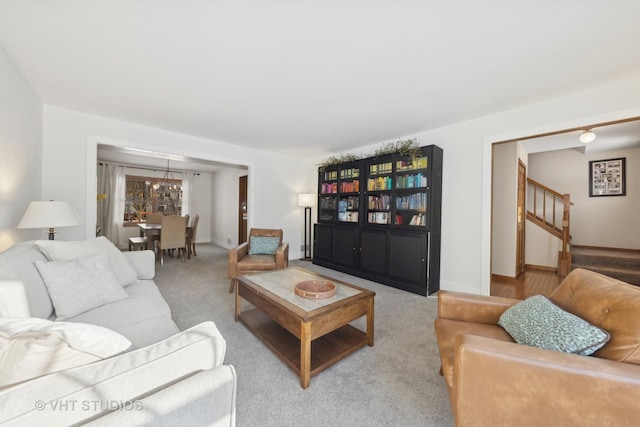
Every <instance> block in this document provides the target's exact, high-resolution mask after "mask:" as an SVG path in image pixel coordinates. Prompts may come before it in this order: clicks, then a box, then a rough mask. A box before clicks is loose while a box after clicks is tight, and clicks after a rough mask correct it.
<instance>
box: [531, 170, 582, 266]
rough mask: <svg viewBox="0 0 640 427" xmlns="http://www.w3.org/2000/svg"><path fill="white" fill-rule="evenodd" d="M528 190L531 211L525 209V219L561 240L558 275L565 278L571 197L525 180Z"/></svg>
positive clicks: (569, 259)
mask: <svg viewBox="0 0 640 427" xmlns="http://www.w3.org/2000/svg"><path fill="white" fill-rule="evenodd" d="M527 184H528V190H529V192H530V193H531V194H532V198H529V200H530V201H531V199H533V203H532V204H530V205H532V206H533V210H530V209H527V219H528V220H529V221H531V222H533V223H535V224H537V225H539V226H540V227H542V228H543V229H544V230H546V231H547V232H549V233H551V234H552V235H554V236H556V237H557V238H559V239H560V240H562V250H561V251H560V252H559V253H558V274H559V275H560V276H566V275H567V274H569V271H571V251H570V247H569V244H570V241H571V234H570V233H569V229H570V212H571V197H570V195H569V194H561V193H559V192H557V191H554V190H552V189H550V188H549V187H547V186H545V185H543V184H541V183H539V182H537V181H535V180H533V179H531V178H527Z"/></svg>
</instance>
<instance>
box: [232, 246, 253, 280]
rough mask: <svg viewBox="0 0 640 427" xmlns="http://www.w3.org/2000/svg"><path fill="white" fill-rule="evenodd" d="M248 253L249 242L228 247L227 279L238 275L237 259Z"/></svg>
mask: <svg viewBox="0 0 640 427" xmlns="http://www.w3.org/2000/svg"><path fill="white" fill-rule="evenodd" d="M248 253H249V243H247V242H244V243H242V244H241V245H240V246H238V247H236V248H233V249H229V275H228V276H229V279H235V277H236V276H237V275H238V261H240V260H241V259H242V258H243V257H245V256H246V255H247V254H248Z"/></svg>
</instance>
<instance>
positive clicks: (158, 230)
mask: <svg viewBox="0 0 640 427" xmlns="http://www.w3.org/2000/svg"><path fill="white" fill-rule="evenodd" d="M138 227H139V228H140V237H146V238H147V249H149V250H154V247H153V236H159V235H160V234H162V224H147V223H146V222H143V223H140V224H138ZM186 230H187V235H186V239H187V240H186V245H187V259H191V239H192V238H193V227H191V226H190V225H187V227H186Z"/></svg>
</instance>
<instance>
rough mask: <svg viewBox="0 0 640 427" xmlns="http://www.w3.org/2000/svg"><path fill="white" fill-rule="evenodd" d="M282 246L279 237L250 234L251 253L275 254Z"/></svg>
mask: <svg viewBox="0 0 640 427" xmlns="http://www.w3.org/2000/svg"><path fill="white" fill-rule="evenodd" d="M279 246H280V238H279V237H267V236H250V237H249V255H262V254H264V255H275V253H276V250H278V247H279Z"/></svg>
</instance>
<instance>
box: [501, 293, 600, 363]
mask: <svg viewBox="0 0 640 427" xmlns="http://www.w3.org/2000/svg"><path fill="white" fill-rule="evenodd" d="M498 324H499V325H500V326H502V327H503V328H504V329H505V330H506V331H507V332H508V333H509V335H511V337H512V338H513V339H514V340H515V341H516V342H517V343H518V344H526V345H530V346H534V347H540V348H545V349H547V350H555V351H562V352H565V353H575V354H580V355H582V356H588V355H590V354H593V353H595V352H596V351H597V350H599V349H600V348H601V347H603V346H604V345H605V344H606V343H607V341H609V338H610V337H609V334H608V333H607V332H606V331H603V330H602V329H600V328H598V327H596V326H593V325H592V324H590V323H589V322H587V321H586V320H583V319H581V318H580V317H578V316H576V315H574V314H571V313H569V312H567V311H564V310H563V309H561V308H560V307H558V306H557V305H555V304H554V303H553V302H551V301H550V300H549V299H547V298H546V297H544V296H542V295H536V296H533V297H529V298H527V299H526V300H524V301H522V302H519V303H517V304H516V305H514V306H512V307H509V308H508V309H507V310H506V311H505V312H504V313H502V316H500V320H499V321H498Z"/></svg>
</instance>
